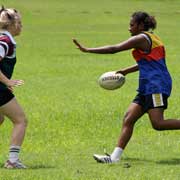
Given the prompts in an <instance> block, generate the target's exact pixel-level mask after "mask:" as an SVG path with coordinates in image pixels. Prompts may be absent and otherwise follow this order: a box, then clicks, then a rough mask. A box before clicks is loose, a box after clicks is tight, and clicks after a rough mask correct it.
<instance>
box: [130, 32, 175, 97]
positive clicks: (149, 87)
mask: <svg viewBox="0 0 180 180" xmlns="http://www.w3.org/2000/svg"><path fill="white" fill-rule="evenodd" d="M143 34H144V35H146V36H147V38H148V39H149V42H150V43H151V49H150V51H149V52H144V51H142V50H140V49H134V50H133V51H132V54H133V57H134V59H135V60H136V62H137V64H138V67H139V88H138V92H139V93H141V94H143V95H148V94H155V93H162V94H166V95H168V96H169V95H170V93H171V89H172V79H171V76H170V74H169V72H168V69H167V66H166V60H165V48H164V45H163V43H162V41H161V40H160V38H159V37H158V36H156V35H154V34H153V33H150V32H143Z"/></svg>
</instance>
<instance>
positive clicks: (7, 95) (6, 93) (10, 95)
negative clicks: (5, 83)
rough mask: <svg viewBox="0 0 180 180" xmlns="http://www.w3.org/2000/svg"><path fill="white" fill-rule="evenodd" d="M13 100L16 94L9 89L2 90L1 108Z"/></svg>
mask: <svg viewBox="0 0 180 180" xmlns="http://www.w3.org/2000/svg"><path fill="white" fill-rule="evenodd" d="M12 98H14V94H13V93H12V92H11V91H10V90H9V89H3V90H0V106H2V105H4V104H6V103H8V102H9V101H10V100H11V99H12Z"/></svg>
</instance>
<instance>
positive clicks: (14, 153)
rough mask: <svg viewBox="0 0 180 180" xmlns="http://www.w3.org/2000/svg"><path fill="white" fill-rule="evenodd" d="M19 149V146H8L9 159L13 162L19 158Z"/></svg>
mask: <svg viewBox="0 0 180 180" xmlns="http://www.w3.org/2000/svg"><path fill="white" fill-rule="evenodd" d="M20 149H21V147H20V146H15V145H11V146H10V149H9V161H11V162H12V163H14V162H16V161H17V160H18V159H19V152H20Z"/></svg>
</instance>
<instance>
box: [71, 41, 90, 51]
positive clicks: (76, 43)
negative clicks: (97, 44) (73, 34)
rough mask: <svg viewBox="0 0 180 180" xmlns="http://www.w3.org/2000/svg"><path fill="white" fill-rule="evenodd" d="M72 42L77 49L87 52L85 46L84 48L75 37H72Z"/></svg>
mask: <svg viewBox="0 0 180 180" xmlns="http://www.w3.org/2000/svg"><path fill="white" fill-rule="evenodd" d="M72 40H73V42H74V44H75V45H76V46H77V47H78V49H80V50H81V51H82V52H87V48H85V47H84V46H82V45H81V44H80V43H79V42H78V41H77V40H76V39H74V38H73V39H72Z"/></svg>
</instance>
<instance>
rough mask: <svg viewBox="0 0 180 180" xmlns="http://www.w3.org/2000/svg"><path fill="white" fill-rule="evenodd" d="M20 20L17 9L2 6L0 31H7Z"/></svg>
mask: <svg viewBox="0 0 180 180" xmlns="http://www.w3.org/2000/svg"><path fill="white" fill-rule="evenodd" d="M20 18H21V16H20V14H19V12H18V11H17V10H16V9H13V8H4V6H2V7H1V9H0V29H3V30H7V29H8V27H9V26H11V25H15V24H16V21H17V20H19V19H20Z"/></svg>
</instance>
